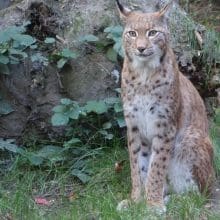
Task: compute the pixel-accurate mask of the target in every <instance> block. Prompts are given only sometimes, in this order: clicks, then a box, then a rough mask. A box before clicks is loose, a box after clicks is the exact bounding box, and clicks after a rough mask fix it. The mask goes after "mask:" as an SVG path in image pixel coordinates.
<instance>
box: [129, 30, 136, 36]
mask: <svg viewBox="0 0 220 220" xmlns="http://www.w3.org/2000/svg"><path fill="white" fill-rule="evenodd" d="M128 34H129V35H130V36H131V37H136V36H137V34H136V32H135V31H129V32H128Z"/></svg>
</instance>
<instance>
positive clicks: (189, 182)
mask: <svg viewBox="0 0 220 220" xmlns="http://www.w3.org/2000/svg"><path fill="white" fill-rule="evenodd" d="M189 130H190V131H189V132H186V133H185V134H184V138H182V140H181V141H180V142H179V143H176V144H175V148H174V154H173V157H172V159H171V162H170V165H169V169H168V178H169V181H170V185H171V188H172V189H173V190H174V191H175V192H176V193H184V192H186V191H189V190H193V191H200V192H203V191H205V190H207V191H209V190H210V186H211V182H212V180H213V177H214V172H213V167H212V154H213V152H212V145H211V142H210V140H209V138H208V137H207V138H204V137H203V136H202V135H201V134H200V132H199V131H198V130H192V129H189Z"/></svg>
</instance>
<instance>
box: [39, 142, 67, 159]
mask: <svg viewBox="0 0 220 220" xmlns="http://www.w3.org/2000/svg"><path fill="white" fill-rule="evenodd" d="M61 153H63V148H62V147H59V146H54V145H45V146H43V147H42V148H41V149H40V150H39V151H38V153H37V156H38V157H42V158H47V159H49V158H52V157H57V156H60V154H61Z"/></svg>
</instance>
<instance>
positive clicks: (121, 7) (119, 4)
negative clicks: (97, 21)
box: [116, 0, 124, 13]
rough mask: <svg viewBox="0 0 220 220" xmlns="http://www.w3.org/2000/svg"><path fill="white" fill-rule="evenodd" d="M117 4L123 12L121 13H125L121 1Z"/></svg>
mask: <svg viewBox="0 0 220 220" xmlns="http://www.w3.org/2000/svg"><path fill="white" fill-rule="evenodd" d="M116 3H117V5H118V8H119V10H120V11H121V13H123V12H124V7H123V6H122V4H121V3H120V2H119V0H116Z"/></svg>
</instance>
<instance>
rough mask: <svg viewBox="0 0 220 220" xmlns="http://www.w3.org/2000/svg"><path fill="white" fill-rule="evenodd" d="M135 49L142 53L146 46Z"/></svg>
mask: <svg viewBox="0 0 220 220" xmlns="http://www.w3.org/2000/svg"><path fill="white" fill-rule="evenodd" d="M137 49H138V51H139V52H140V53H143V52H144V50H145V49H146V47H138V48H137Z"/></svg>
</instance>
